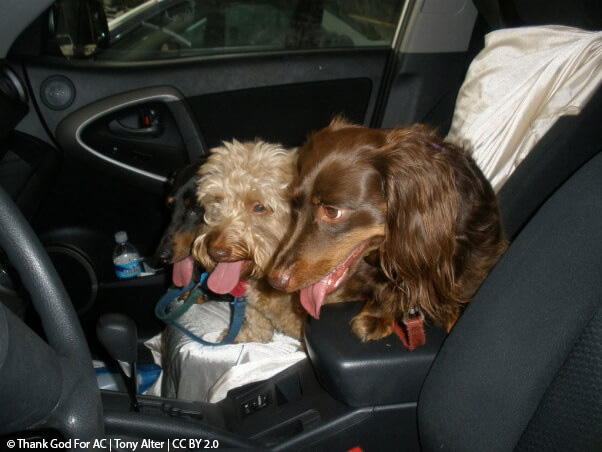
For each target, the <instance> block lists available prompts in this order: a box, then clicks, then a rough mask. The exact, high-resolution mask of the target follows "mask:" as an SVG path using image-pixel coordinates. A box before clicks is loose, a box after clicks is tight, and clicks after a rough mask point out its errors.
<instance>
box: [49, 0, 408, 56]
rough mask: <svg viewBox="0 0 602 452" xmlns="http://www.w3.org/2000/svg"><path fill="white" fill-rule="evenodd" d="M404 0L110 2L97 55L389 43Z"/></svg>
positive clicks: (187, 53) (59, 39)
mask: <svg viewBox="0 0 602 452" xmlns="http://www.w3.org/2000/svg"><path fill="white" fill-rule="evenodd" d="M403 1H404V0H379V1H369V0H146V1H143V0H104V1H103V2H102V5H103V7H104V12H105V15H106V20H107V24H108V34H109V39H108V44H103V47H104V48H102V49H100V48H98V49H96V51H95V52H94V55H93V57H94V58H97V59H100V60H110V61H145V60H146V61H148V60H162V59H166V58H183V57H191V56H201V55H214V54H228V53H240V52H266V51H280V50H297V49H315V48H349V47H389V46H391V43H392V41H393V37H394V34H395V29H396V26H397V22H398V20H399V15H400V12H401V8H402V6H403ZM64 2H65V0H62V2H61V1H57V4H56V5H55V8H54V15H55V16H56V14H57V11H56V10H57V5H60V4H61V3H64ZM61 16H62V18H63V20H65V18H68V17H70V16H69V15H66V14H65V13H64V12H62V14H61ZM51 22H52V14H51ZM83 22H85V21H79V23H83ZM76 27H77V24H71V26H70V27H66V28H69V29H75V28H76ZM54 30H55V34H54V36H53V37H54V39H55V41H56V42H58V43H59V46H60V47H61V49H62V50H63V52H62V53H63V55H64V56H66V57H70V58H78V57H83V56H80V55H79V54H74V52H70V53H69V52H65V51H64V49H65V48H66V46H65V45H64V43H65V42H69V37H68V36H65V33H64V32H61V33H60V35H59V33H56V31H57V30H56V27H54ZM52 33H53V27H52V26H51V35H52ZM61 43H63V44H62V45H61Z"/></svg>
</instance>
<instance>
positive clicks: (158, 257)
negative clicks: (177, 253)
mask: <svg viewBox="0 0 602 452" xmlns="http://www.w3.org/2000/svg"><path fill="white" fill-rule="evenodd" d="M172 258H173V253H172V252H171V250H169V249H162V250H161V249H158V250H157V252H156V253H155V255H154V256H153V261H154V264H155V265H158V266H160V267H165V266H166V265H168V264H169V263H170V262H171V259H172Z"/></svg>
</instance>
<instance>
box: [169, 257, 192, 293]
mask: <svg viewBox="0 0 602 452" xmlns="http://www.w3.org/2000/svg"><path fill="white" fill-rule="evenodd" d="M193 267H194V260H193V259H192V256H188V257H187V258H186V259H182V260H181V261H178V262H176V263H174V264H173V270H172V275H171V280H172V282H173V284H174V286H177V287H186V286H188V284H190V281H191V280H192V269H193Z"/></svg>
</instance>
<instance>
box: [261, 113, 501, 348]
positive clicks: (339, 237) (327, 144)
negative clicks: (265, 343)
mask: <svg viewBox="0 0 602 452" xmlns="http://www.w3.org/2000/svg"><path fill="white" fill-rule="evenodd" d="M299 170H300V174H299V178H298V181H297V183H296V189H295V193H294V198H293V221H292V230H291V231H290V234H288V239H287V240H285V241H284V242H283V243H282V245H281V247H280V249H279V251H278V253H277V254H276V256H275V259H274V264H273V266H272V269H271V271H270V274H269V281H270V284H271V285H272V286H273V287H275V288H278V289H281V290H285V291H287V292H294V291H298V290H300V299H301V304H302V305H303V307H304V308H305V309H306V310H307V311H308V312H309V314H311V315H312V316H313V317H315V318H318V317H319V315H320V308H321V306H322V305H323V304H324V303H333V302H338V301H350V300H358V299H365V300H366V305H365V307H364V309H363V310H362V312H361V313H360V314H358V315H357V316H356V317H354V318H353V319H352V321H351V324H352V330H353V332H354V333H355V334H356V335H357V336H358V337H359V338H360V339H362V340H363V341H370V340H376V339H380V338H383V337H385V336H388V335H389V334H391V333H392V332H393V330H394V326H395V323H396V322H400V321H401V320H402V319H403V318H404V316H405V315H407V314H408V313H409V312H410V311H411V310H413V309H414V308H416V309H418V310H419V311H420V312H421V313H422V314H424V316H425V317H426V318H427V319H430V320H431V321H432V322H433V323H434V324H436V325H439V326H442V327H444V328H446V329H447V330H448V331H449V330H450V329H451V328H452V326H453V325H454V323H455V322H456V320H457V318H458V316H459V315H460V313H461V311H462V309H463V307H464V306H465V304H466V303H467V302H469V301H470V300H471V299H472V297H473V296H474V294H475V292H476V291H477V289H478V288H479V286H480V285H481V283H482V282H483V280H484V279H485V277H486V276H487V274H488V273H489V271H490V270H491V269H492V267H493V266H494V265H495V263H496V262H497V261H498V259H499V258H500V256H501V255H502V254H503V252H504V251H505V249H506V246H507V242H506V240H505V237H504V234H503V231H502V226H501V221H500V212H499V208H498V204H497V200H496V196H495V194H494V192H493V190H492V188H491V186H490V184H489V182H488V181H487V180H486V179H485V177H484V176H483V174H482V172H481V171H480V170H479V168H478V167H477V165H476V164H475V162H474V160H473V159H472V158H471V157H470V155H469V153H468V152H466V151H464V150H463V149H460V148H458V147H456V146H454V145H452V144H450V143H447V142H445V141H443V140H442V139H440V138H439V137H438V136H437V135H436V133H435V132H434V131H433V130H431V129H429V128H428V127H426V126H423V125H414V126H412V127H408V128H397V129H389V130H384V129H383V130H377V129H368V128H365V127H361V126H357V125H352V124H349V123H348V122H346V121H345V120H344V119H342V118H335V119H334V120H333V121H332V122H331V124H330V125H329V126H328V127H326V128H325V129H322V130H320V131H318V132H316V133H314V134H313V135H311V136H310V137H309V138H308V140H307V142H306V143H305V144H304V146H303V147H302V148H301V150H300V155H299Z"/></svg>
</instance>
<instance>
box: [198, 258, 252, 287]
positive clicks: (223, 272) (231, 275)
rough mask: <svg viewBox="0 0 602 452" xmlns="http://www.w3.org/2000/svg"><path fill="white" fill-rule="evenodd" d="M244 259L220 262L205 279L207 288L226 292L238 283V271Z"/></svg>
mask: <svg viewBox="0 0 602 452" xmlns="http://www.w3.org/2000/svg"><path fill="white" fill-rule="evenodd" d="M244 263H245V261H236V262H220V263H219V264H217V267H215V269H214V270H213V271H212V272H211V274H210V275H209V278H208V279H207V286H208V287H209V290H211V291H212V292H214V293H219V294H227V293H230V292H232V290H233V289H234V288H235V287H236V285H237V284H238V281H239V280H240V271H241V269H242V266H243V264H244Z"/></svg>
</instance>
